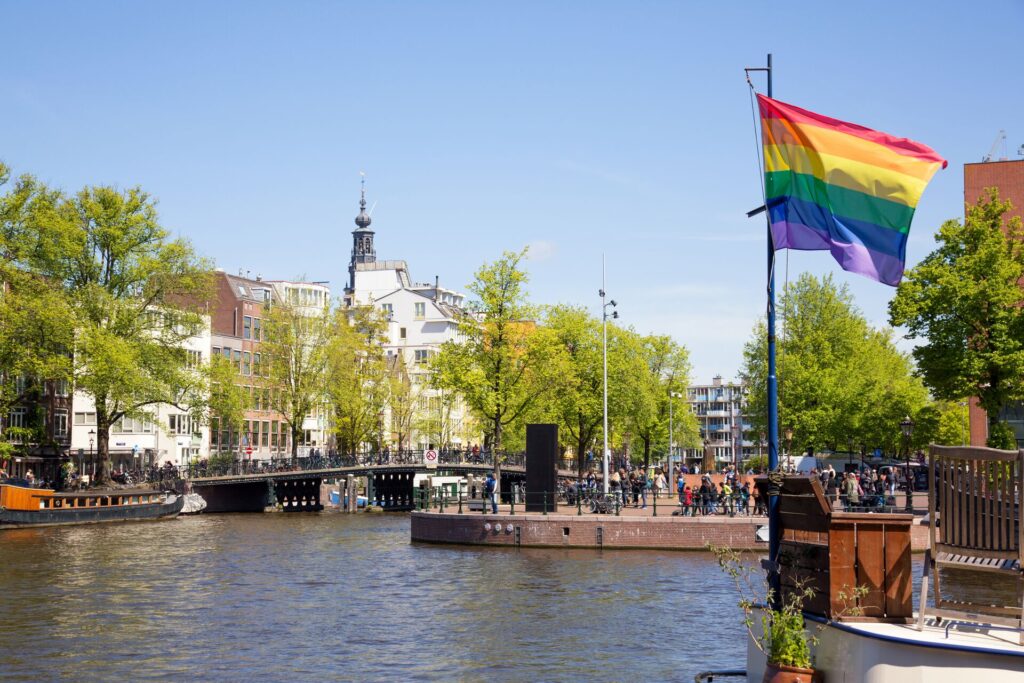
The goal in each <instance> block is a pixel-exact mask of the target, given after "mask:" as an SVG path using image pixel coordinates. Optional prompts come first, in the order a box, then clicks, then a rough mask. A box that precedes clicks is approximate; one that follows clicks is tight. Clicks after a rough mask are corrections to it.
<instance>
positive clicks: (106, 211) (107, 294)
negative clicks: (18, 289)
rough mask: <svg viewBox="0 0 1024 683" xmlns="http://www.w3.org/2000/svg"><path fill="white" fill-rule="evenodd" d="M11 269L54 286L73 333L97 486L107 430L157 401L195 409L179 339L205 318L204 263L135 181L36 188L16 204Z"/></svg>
mask: <svg viewBox="0 0 1024 683" xmlns="http://www.w3.org/2000/svg"><path fill="white" fill-rule="evenodd" d="M21 210H22V220H20V221H19V222H18V224H19V225H18V227H19V230H18V231H17V234H15V235H14V236H13V237H12V238H11V241H12V242H13V243H14V244H16V248H15V262H14V263H13V266H14V267H16V268H18V269H20V270H21V271H23V272H24V273H25V274H26V275H27V276H32V277H36V278H39V279H40V280H41V281H43V282H46V283H47V284H49V285H50V286H52V287H53V288H54V291H55V292H56V293H57V296H59V297H60V298H61V299H62V300H63V301H64V302H66V306H67V310H68V311H69V313H70V315H69V318H68V321H67V323H68V325H69V326H70V328H71V330H73V334H74V358H73V366H72V376H73V380H74V385H75V388H76V390H78V391H81V392H84V393H86V394H88V395H89V396H91V397H92V399H93V401H94V403H95V406H96V422H97V426H96V441H97V452H98V457H99V461H100V462H99V467H98V470H97V476H96V479H97V483H104V482H105V481H106V480H107V478H108V476H109V471H108V467H109V463H108V454H109V435H110V427H111V425H113V424H114V423H115V422H117V420H119V419H120V418H121V417H124V416H128V417H143V416H144V413H145V411H144V409H145V407H147V406H151V405H154V404H158V403H166V404H170V405H174V406H176V407H178V408H181V409H183V410H188V411H190V412H193V413H196V412H201V411H202V408H203V406H204V405H205V399H206V394H205V392H206V384H205V382H204V380H203V378H202V376H201V375H202V373H201V372H200V371H198V369H197V368H196V367H195V366H194V365H193V364H192V363H190V359H189V357H188V355H187V354H186V352H185V350H184V348H183V343H184V342H185V341H186V340H187V339H189V338H191V337H193V336H195V335H196V334H197V333H198V332H199V331H200V330H201V329H202V328H203V327H204V325H205V324H207V323H206V322H205V319H204V317H203V315H202V311H201V310H200V309H199V307H198V305H192V304H190V303H188V302H192V301H202V300H205V298H206V294H207V292H208V290H209V285H210V271H209V267H208V264H207V263H206V262H205V261H204V260H202V259H200V258H198V257H197V256H196V254H195V252H194V251H193V249H192V247H191V245H190V244H189V243H188V242H187V241H185V240H183V239H173V238H172V237H171V235H170V233H169V232H168V231H167V230H165V229H164V228H163V227H162V226H161V225H160V224H159V221H158V218H157V212H156V206H155V203H154V202H153V200H152V199H151V198H150V197H149V195H148V194H146V193H145V192H143V191H142V190H141V189H139V188H137V187H136V188H131V189H128V190H124V191H120V190H117V189H115V188H112V187H103V186H98V187H87V188H85V189H83V190H81V191H80V192H78V193H77V194H76V195H74V196H65V195H64V194H63V193H61V192H58V191H52V190H48V189H45V188H37V189H36V190H35V191H34V192H33V193H32V195H31V196H30V197H28V198H27V199H26V201H25V203H24V205H23V207H22V209H21Z"/></svg>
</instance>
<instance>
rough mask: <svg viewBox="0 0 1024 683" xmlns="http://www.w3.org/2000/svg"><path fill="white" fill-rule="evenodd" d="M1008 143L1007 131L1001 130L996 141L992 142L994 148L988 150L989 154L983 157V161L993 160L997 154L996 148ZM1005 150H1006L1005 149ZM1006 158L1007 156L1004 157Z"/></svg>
mask: <svg viewBox="0 0 1024 683" xmlns="http://www.w3.org/2000/svg"><path fill="white" fill-rule="evenodd" d="M1005 143H1006V131H1005V130H1001V131H999V135H997V136H996V141H995V142H993V143H992V148H991V149H990V150H989V151H988V154H986V155H985V156H983V157H982V158H981V160H982V162H986V163H987V162H989V161H992V157H994V156H995V155H996V150H998V149H999V145H1001V144H1005ZM1004 151H1005V150H1004ZM1003 158H1004V159H1005V158H1006V157H1005V156H1004V157H1003Z"/></svg>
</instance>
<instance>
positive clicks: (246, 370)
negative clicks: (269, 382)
mask: <svg viewBox="0 0 1024 683" xmlns="http://www.w3.org/2000/svg"><path fill="white" fill-rule="evenodd" d="M242 374H243V375H245V376H246V377H248V376H249V375H251V374H252V356H251V355H250V354H249V352H248V351H246V352H245V353H243V354H242Z"/></svg>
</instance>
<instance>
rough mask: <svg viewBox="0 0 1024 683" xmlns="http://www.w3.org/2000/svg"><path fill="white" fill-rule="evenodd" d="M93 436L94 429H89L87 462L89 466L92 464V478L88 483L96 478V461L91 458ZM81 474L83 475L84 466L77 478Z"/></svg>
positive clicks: (94, 433) (94, 434)
mask: <svg viewBox="0 0 1024 683" xmlns="http://www.w3.org/2000/svg"><path fill="white" fill-rule="evenodd" d="M95 436H96V430H95V429H90V430H89V462H90V464H92V477H90V481H92V479H95V478H96V460H95V459H94V458H93V457H92V445H93V443H94V439H95ZM83 474H85V467H84V466H83V467H82V471H81V472H79V473H78V476H82V475H83Z"/></svg>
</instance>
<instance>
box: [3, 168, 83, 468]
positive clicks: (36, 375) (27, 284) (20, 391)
mask: <svg viewBox="0 0 1024 683" xmlns="http://www.w3.org/2000/svg"><path fill="white" fill-rule="evenodd" d="M9 179H10V172H9V169H8V168H7V166H5V165H4V164H3V163H0V186H4V185H6V184H7V183H8V181H9ZM46 193H47V190H46V189H45V188H43V187H42V186H40V185H39V184H38V182H37V181H36V180H35V179H34V178H32V177H31V176H28V175H26V176H22V177H21V178H18V179H17V180H16V181H15V182H14V185H13V187H12V188H11V189H10V191H8V192H5V193H4V194H0V415H7V414H9V413H10V409H11V407H12V406H13V405H15V404H16V403H19V402H22V401H23V400H26V399H27V398H28V396H26V395H25V393H26V391H36V390H38V388H39V386H40V384H41V383H42V382H45V381H46V380H68V381H70V379H71V355H70V349H71V341H72V330H73V327H72V325H71V320H72V311H71V309H70V307H69V304H68V301H67V300H66V299H65V298H64V297H63V296H62V294H61V292H60V290H59V289H58V288H57V287H55V286H54V284H53V283H51V282H49V281H47V280H46V279H44V278H42V277H39V276H38V275H37V274H34V273H32V272H31V271H28V270H25V263H26V259H27V258H28V256H29V255H30V252H29V248H30V246H31V242H32V241H31V239H29V238H27V236H26V231H27V229H28V228H27V225H26V218H27V216H28V211H27V208H28V207H29V205H30V204H31V203H32V201H33V200H34V198H35V197H36V196H37V195H39V194H46ZM19 378H21V379H32V380H34V381H32V382H24V381H22V382H19V381H17V380H18V379H19ZM12 431H16V428H7V429H6V430H4V431H2V432H0V460H2V459H4V458H6V457H7V456H9V455H10V454H11V453H12V452H13V450H14V448H13V445H12V443H11V440H12V438H13V439H14V440H18V441H25V440H26V439H27V440H38V436H37V435H35V434H27V433H23V434H14V433H12Z"/></svg>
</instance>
